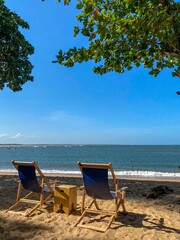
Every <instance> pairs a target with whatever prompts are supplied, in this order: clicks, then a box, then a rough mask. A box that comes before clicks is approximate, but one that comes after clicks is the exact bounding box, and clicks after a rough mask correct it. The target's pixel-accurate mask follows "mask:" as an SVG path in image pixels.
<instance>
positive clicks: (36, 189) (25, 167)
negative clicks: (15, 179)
mask: <svg viewBox="0 0 180 240" xmlns="http://www.w3.org/2000/svg"><path fill="white" fill-rule="evenodd" d="M12 164H13V165H14V167H15V168H16V169H17V170H18V174H19V179H20V181H19V184H18V191H17V202H16V203H15V204H13V205H12V206H11V207H10V208H9V209H8V210H7V212H8V211H10V210H12V209H14V208H16V207H17V206H19V205H20V204H21V203H28V204H35V206H34V207H33V208H32V209H31V210H30V211H28V212H27V213H26V214H25V216H27V217H28V216H30V215H31V214H32V213H33V212H34V211H35V210H36V209H38V208H39V207H41V206H42V205H43V204H44V203H45V202H47V201H48V200H49V199H50V198H51V197H53V193H54V188H55V182H51V183H50V182H48V181H47V180H46V177H45V176H44V175H43V173H42V172H41V170H40V169H39V167H38V165H37V164H36V162H17V161H12ZM36 171H37V172H38V174H39V176H40V178H41V184H39V183H38V180H37V177H36ZM51 184H53V185H54V186H53V187H52V185H51ZM22 187H23V188H24V189H25V190H27V191H30V192H29V193H28V194H26V195H25V196H24V197H21V190H22ZM45 193H48V195H47V196H46V197H45V195H44V194H45ZM32 195H34V196H35V197H36V198H37V200H34V199H29V197H31V196H32Z"/></svg>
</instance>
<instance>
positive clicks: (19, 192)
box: [17, 182, 22, 202]
mask: <svg viewBox="0 0 180 240" xmlns="http://www.w3.org/2000/svg"><path fill="white" fill-rule="evenodd" d="M21 190H22V183H21V182H19V184H18V192H17V202H18V201H19V199H20V198H21Z"/></svg>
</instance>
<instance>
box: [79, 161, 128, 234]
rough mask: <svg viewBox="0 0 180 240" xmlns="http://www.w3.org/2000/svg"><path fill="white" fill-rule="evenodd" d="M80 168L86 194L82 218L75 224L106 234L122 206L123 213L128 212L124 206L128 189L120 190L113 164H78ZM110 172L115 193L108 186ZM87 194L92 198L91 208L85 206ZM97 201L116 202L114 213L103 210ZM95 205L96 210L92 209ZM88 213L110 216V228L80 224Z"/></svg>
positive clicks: (83, 201) (83, 200)
mask: <svg viewBox="0 0 180 240" xmlns="http://www.w3.org/2000/svg"><path fill="white" fill-rule="evenodd" d="M78 165H79V168H80V170H81V172H82V175H83V182H84V192H83V199H82V207H81V213H82V215H81V217H80V218H79V220H78V221H77V223H76V224H75V226H78V227H83V228H88V229H92V230H96V231H100V232H105V231H106V230H107V229H109V228H110V226H111V223H112V222H113V220H114V218H115V217H117V216H118V210H119V207H120V205H122V208H123V212H126V209H125V205H124V198H125V191H126V189H127V187H124V188H122V189H121V190H120V189H119V186H118V182H117V180H116V177H115V174H114V171H113V168H112V165H111V163H109V164H94V163H81V162H78ZM108 170H110V172H111V175H112V179H113V182H114V185H115V192H111V191H110V189H109V184H108ZM85 194H87V195H88V196H89V197H91V198H92V201H91V202H90V204H89V206H88V207H87V208H84V204H85ZM96 199H102V200H114V204H115V205H114V207H115V209H114V211H113V210H112V211H111V210H110V211H108V209H107V210H105V211H104V210H101V209H100V208H99V206H98V204H97V201H96ZM93 204H94V205H95V207H96V209H92V208H91V207H92V205H93ZM86 213H92V214H100V215H107V216H110V220H109V222H108V226H107V227H106V228H99V227H96V226H92V225H91V226H90V225H87V224H80V223H81V221H82V219H83V218H84V217H85V214H86Z"/></svg>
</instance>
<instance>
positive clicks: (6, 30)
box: [0, 0, 34, 91]
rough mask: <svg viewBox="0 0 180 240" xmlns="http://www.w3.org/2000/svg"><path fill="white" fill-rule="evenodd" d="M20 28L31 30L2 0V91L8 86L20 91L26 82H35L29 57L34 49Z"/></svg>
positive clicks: (0, 19) (0, 53)
mask: <svg viewBox="0 0 180 240" xmlns="http://www.w3.org/2000/svg"><path fill="white" fill-rule="evenodd" d="M20 28H25V29H29V25H28V23H27V22H25V21H24V20H23V19H21V18H20V17H19V16H18V15H17V14H16V13H14V12H12V11H10V10H9V9H8V8H7V7H6V6H5V5H4V1H3V0H0V89H1V90H2V89H3V88H4V87H5V86H7V87H9V88H10V89H11V90H13V91H20V90H22V85H23V84H24V83H25V82H27V81H32V80H33V77H32V76H31V71H32V68H33V66H32V64H31V62H30V61H29V58H28V56H29V55H31V54H33V53H34V48H33V46H32V45H31V44H30V43H29V42H28V41H27V40H26V39H25V37H24V36H23V35H22V34H21V32H20V30H19V29H20Z"/></svg>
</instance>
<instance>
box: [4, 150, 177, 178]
mask: <svg viewBox="0 0 180 240" xmlns="http://www.w3.org/2000/svg"><path fill="white" fill-rule="evenodd" d="M12 160H17V161H36V162H38V165H39V166H40V168H41V169H42V170H43V171H44V172H47V173H73V174H77V173H79V169H78V167H77V161H79V160H80V161H81V162H95V163H108V162H111V163H112V164H113V168H114V171H115V172H116V174H117V175H120V176H121V175H123V176H142V177H176V178H180V168H179V166H180V145H177V146H175V145H172V146H161V145H160V146H149V145H0V171H1V172H2V171H3V172H5V171H14V168H13V165H12V164H11V161H12Z"/></svg>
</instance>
